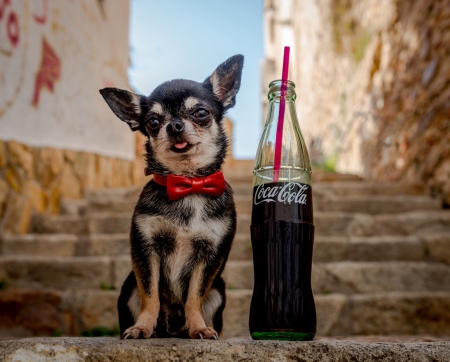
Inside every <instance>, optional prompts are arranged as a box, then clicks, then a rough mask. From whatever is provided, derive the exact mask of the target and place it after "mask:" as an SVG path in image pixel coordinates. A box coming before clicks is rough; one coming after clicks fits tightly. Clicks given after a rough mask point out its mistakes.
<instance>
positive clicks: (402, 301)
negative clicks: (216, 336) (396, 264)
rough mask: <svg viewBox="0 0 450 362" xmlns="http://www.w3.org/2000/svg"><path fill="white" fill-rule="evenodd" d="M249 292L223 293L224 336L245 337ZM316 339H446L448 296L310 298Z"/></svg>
mask: <svg viewBox="0 0 450 362" xmlns="http://www.w3.org/2000/svg"><path fill="white" fill-rule="evenodd" d="M251 297H252V291H251V290H227V307H226V308H225V311H224V331H223V333H224V336H226V337H232V336H248V335H249V331H248V320H249V312H250V302H251ZM314 300H315V304H316V312H317V336H345V335H393V336H396V335H397V336H398V335H417V334H428V335H438V336H439V335H441V336H442V335H449V334H450V293H448V292H424V291H420V292H387V293H371V294H364V295H357V294H353V295H345V294H329V295H315V296H314Z"/></svg>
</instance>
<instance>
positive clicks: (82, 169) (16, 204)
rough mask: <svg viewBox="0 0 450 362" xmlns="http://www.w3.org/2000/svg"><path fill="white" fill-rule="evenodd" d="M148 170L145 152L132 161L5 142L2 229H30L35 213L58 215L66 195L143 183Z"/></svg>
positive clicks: (0, 145)
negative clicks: (145, 165)
mask: <svg viewBox="0 0 450 362" xmlns="http://www.w3.org/2000/svg"><path fill="white" fill-rule="evenodd" d="M140 141H142V140H140ZM138 143H139V145H142V142H138ZM139 149H140V147H139ZM138 151H139V150H138ZM140 153H141V152H139V154H140ZM143 170H144V162H143V159H142V157H139V156H138V157H136V159H135V160H134V161H128V160H123V159H119V158H112V157H105V156H100V155H96V154H93V153H87V152H75V151H71V150H61V149H56V148H49V147H30V146H26V145H23V144H20V143H18V142H15V141H6V142H4V141H0V232H5V233H26V232H28V231H29V227H30V221H31V217H32V215H33V214H36V213H38V214H45V213H48V214H58V213H59V212H60V207H61V200H62V199H80V198H82V197H83V194H84V191H85V190H87V189H98V188H105V187H106V188H109V187H129V186H132V185H138V184H142V183H143V182H144V181H145V180H144V171H143Z"/></svg>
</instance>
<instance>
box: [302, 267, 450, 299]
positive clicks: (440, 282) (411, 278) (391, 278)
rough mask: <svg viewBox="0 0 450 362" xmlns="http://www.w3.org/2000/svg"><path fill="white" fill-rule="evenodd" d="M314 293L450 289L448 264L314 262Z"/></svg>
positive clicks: (312, 281)
mask: <svg viewBox="0 0 450 362" xmlns="http://www.w3.org/2000/svg"><path fill="white" fill-rule="evenodd" d="M311 283H312V287H313V292H314V293H330V292H331V293H376V292H390V291H450V267H449V266H447V265H444V264H438V263H426V262H404V261H395V262H371V263H365V262H350V261H344V262H338V263H316V264H315V265H314V267H313V270H312V280H311Z"/></svg>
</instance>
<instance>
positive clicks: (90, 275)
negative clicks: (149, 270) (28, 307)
mask: <svg viewBox="0 0 450 362" xmlns="http://www.w3.org/2000/svg"><path fill="white" fill-rule="evenodd" d="M130 271H131V260H130V257H129V256H118V257H114V258H109V257H99V256H97V257H72V258H61V257H60V258H56V257H36V256H22V257H17V256H13V257H11V256H5V257H0V280H2V281H3V282H4V283H5V284H6V287H7V288H8V289H11V290H19V289H27V290H40V289H53V290H81V289H93V290H101V289H118V288H120V287H121V286H122V284H123V282H124V280H125V278H126V277H127V275H128V274H129V273H130Z"/></svg>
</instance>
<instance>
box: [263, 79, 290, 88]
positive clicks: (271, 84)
mask: <svg viewBox="0 0 450 362" xmlns="http://www.w3.org/2000/svg"><path fill="white" fill-rule="evenodd" d="M283 83H284V84H286V85H287V86H288V87H292V88H295V83H294V82H292V81H290V80H289V79H288V80H281V79H276V80H273V81H271V82H270V83H269V88H272V87H273V86H279V87H281V85H282V84H283Z"/></svg>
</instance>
